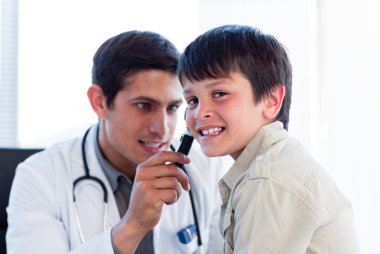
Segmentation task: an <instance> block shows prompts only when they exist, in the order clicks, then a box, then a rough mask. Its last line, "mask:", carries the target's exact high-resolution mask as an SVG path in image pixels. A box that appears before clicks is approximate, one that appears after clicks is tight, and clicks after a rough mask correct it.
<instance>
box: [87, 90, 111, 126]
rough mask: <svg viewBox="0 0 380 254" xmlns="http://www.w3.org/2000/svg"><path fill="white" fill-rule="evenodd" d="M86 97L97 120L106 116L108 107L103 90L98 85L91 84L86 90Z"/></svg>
mask: <svg viewBox="0 0 380 254" xmlns="http://www.w3.org/2000/svg"><path fill="white" fill-rule="evenodd" d="M87 97H88V100H89V101H90V104H91V107H92V109H93V110H94V112H95V113H96V114H97V115H98V118H99V119H102V118H104V117H105V116H106V115H107V112H108V107H107V103H106V97H105V96H104V93H103V89H102V88H101V87H100V86H99V85H97V84H93V85H92V86H90V87H89V88H88V90H87Z"/></svg>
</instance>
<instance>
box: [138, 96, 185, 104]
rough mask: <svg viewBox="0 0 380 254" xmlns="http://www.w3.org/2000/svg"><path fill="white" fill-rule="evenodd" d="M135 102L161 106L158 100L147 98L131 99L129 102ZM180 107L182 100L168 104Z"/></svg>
mask: <svg viewBox="0 0 380 254" xmlns="http://www.w3.org/2000/svg"><path fill="white" fill-rule="evenodd" d="M136 101H145V102H149V103H152V104H157V105H161V104H162V103H161V101H159V100H156V99H154V98H152V97H148V96H138V97H136V98H133V99H131V102H136ZM173 104H175V105H181V104H183V99H182V98H181V99H178V100H173V101H171V102H170V103H169V105H173Z"/></svg>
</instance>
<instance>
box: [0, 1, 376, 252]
mask: <svg viewBox="0 0 380 254" xmlns="http://www.w3.org/2000/svg"><path fill="white" fill-rule="evenodd" d="M0 2H1V13H2V14H1V21H0V22H1V23H0V25H1V33H2V36H1V39H0V46H1V51H0V57H1V64H0V78H1V83H0V146H21V147H47V146H49V145H51V144H53V143H54V142H57V141H59V140H63V139H66V138H69V137H76V136H80V135H82V133H83V132H84V131H85V129H87V128H88V126H89V125H91V124H93V123H95V122H96V121H97V119H96V117H95V114H94V113H93V112H92V110H91V107H90V105H89V103H88V101H87V96H86V91H87V88H88V87H89V86H90V85H91V61H92V56H93V54H94V53H95V51H96V49H97V48H98V47H99V46H100V44H101V43H102V42H103V41H105V40H106V39H108V38H109V37H111V36H114V35H116V34H119V33H121V32H124V31H127V30H132V29H137V30H152V31H155V32H158V33H161V34H162V35H164V36H166V37H167V38H169V39H170V40H171V41H172V42H173V43H174V44H175V45H176V46H177V47H178V49H179V50H181V51H182V50H183V49H184V48H185V47H186V45H187V44H188V43H189V42H191V41H192V40H193V39H194V38H195V37H196V36H197V35H199V34H201V33H202V32H204V31H206V30H208V29H210V28H213V27H215V26H219V25H224V24H245V25H251V26H256V27H259V28H261V29H262V30H263V31H264V32H266V33H270V34H273V35H274V36H276V37H277V38H278V39H279V40H280V41H281V42H282V43H283V44H284V45H285V46H286V47H287V49H288V51H289V56H290V59H291V61H292V64H293V71H294V79H293V101H292V108H291V114H290V127H289V131H290V133H291V135H293V136H295V137H297V138H299V139H300V140H301V141H302V142H303V143H304V144H305V146H306V147H307V148H308V149H309V150H310V152H311V153H312V154H313V155H314V156H315V157H316V158H317V159H318V160H319V161H320V162H321V164H323V165H324V166H325V167H326V168H327V170H328V171H329V172H330V174H331V175H332V176H333V177H334V179H335V181H336V182H337V184H338V185H339V186H340V188H341V189H342V191H343V192H344V193H345V195H346V196H347V197H348V198H349V199H350V200H351V201H352V204H353V207H354V212H355V219H356V224H357V229H358V237H359V241H360V247H361V253H364V254H372V253H380V250H379V249H380V248H379V247H378V242H379V241H380V187H379V186H380V184H378V183H377V180H378V179H379V177H380V172H379V171H380V170H379V169H380V167H379V166H377V164H378V158H379V157H380V148H379V144H380V132H379V130H378V129H377V128H378V127H376V126H379V125H380V79H379V77H378V75H379V70H380V15H379V13H380V1H378V0H234V1H229V0H192V1H185V0H160V1H158V0H156V1H154V0H151V1H148V0H139V1H130V0H81V1H78V0H64V1H63V0H55V1H51V0H18V1H17V0H0ZM182 110H183V109H182ZM180 119H181V121H180V122H179V123H178V128H177V133H178V134H180V133H181V132H182V131H183V130H184V122H183V121H182V118H181V117H180Z"/></svg>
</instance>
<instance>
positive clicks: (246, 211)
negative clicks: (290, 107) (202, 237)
mask: <svg viewBox="0 0 380 254" xmlns="http://www.w3.org/2000/svg"><path fill="white" fill-rule="evenodd" d="M219 189H220V193H221V197H222V200H223V204H222V211H221V218H220V230H221V233H222V235H223V236H224V239H225V243H224V245H225V246H224V249H225V250H224V252H225V253H228V254H229V253H235V254H237V253H252V254H256V253H257V254H267V253H268V254H275V253H276V254H301V253H302V254H304V253H308V254H312V253H313V254H317V253H318V254H322V253H323V254H354V253H359V251H358V245H357V239H356V232H355V227H354V221H353V214H352V208H351V205H350V203H349V201H348V200H347V199H346V198H345V197H344V196H343V195H342V194H341V192H340V191H339V190H338V189H337V187H336V185H335V184H334V182H333V181H332V179H331V178H330V176H329V175H328V174H327V173H326V172H325V171H324V170H323V168H322V167H321V166H320V165H319V164H318V163H317V162H316V161H315V160H314V159H313V158H312V157H311V156H310V155H309V154H308V153H307V151H306V150H305V149H304V148H303V147H302V145H301V144H300V143H299V142H298V141H296V140H295V139H293V138H290V137H289V136H288V133H287V131H286V130H284V129H283V126H282V123H281V122H274V123H272V124H269V125H267V126H264V127H263V128H262V129H261V130H259V132H258V133H257V134H256V135H255V137H254V138H253V139H252V141H251V142H250V143H249V144H248V146H247V147H246V148H245V149H244V151H243V152H242V153H241V155H240V156H239V158H238V159H237V160H236V161H235V163H234V165H233V166H232V167H231V169H230V170H229V171H228V172H227V174H226V175H225V176H224V177H223V179H221V180H220V183H219Z"/></svg>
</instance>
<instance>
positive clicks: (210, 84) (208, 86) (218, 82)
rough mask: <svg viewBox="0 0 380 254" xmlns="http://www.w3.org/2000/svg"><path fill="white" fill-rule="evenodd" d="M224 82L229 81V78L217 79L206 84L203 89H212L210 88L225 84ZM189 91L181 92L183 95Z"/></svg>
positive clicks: (188, 89) (189, 90) (189, 89)
mask: <svg viewBox="0 0 380 254" xmlns="http://www.w3.org/2000/svg"><path fill="white" fill-rule="evenodd" d="M226 80H230V79H229V78H222V79H218V80H213V81H212V82H210V83H207V84H206V85H205V87H206V88H212V87H214V86H217V85H220V84H222V83H225V82H226ZM191 91H192V89H191V88H186V89H184V90H183V94H190V93H191Z"/></svg>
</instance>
